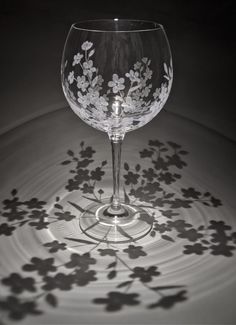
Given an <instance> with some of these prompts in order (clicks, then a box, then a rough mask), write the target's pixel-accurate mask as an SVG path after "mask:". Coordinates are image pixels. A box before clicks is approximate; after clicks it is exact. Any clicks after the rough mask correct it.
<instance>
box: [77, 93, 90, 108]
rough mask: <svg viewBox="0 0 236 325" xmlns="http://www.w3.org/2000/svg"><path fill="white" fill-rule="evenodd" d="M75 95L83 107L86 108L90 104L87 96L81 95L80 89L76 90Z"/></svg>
mask: <svg viewBox="0 0 236 325" xmlns="http://www.w3.org/2000/svg"><path fill="white" fill-rule="evenodd" d="M77 96H78V98H77V101H78V102H79V103H80V104H81V105H82V107H83V108H86V107H87V106H88V105H89V104H90V102H89V100H88V97H87V96H86V95H83V94H82V93H81V92H80V91H78V92H77Z"/></svg>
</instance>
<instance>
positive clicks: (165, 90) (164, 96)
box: [159, 83, 168, 102]
mask: <svg viewBox="0 0 236 325" xmlns="http://www.w3.org/2000/svg"><path fill="white" fill-rule="evenodd" d="M167 97H168V86H167V84H166V83H165V84H162V86H161V92H160V95H159V99H160V101H161V102H165V101H166V99H167Z"/></svg>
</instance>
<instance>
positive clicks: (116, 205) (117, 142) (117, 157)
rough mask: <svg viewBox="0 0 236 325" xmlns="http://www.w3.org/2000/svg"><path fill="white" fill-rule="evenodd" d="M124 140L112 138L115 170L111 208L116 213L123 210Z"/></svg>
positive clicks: (113, 166)
mask: <svg viewBox="0 0 236 325" xmlns="http://www.w3.org/2000/svg"><path fill="white" fill-rule="evenodd" d="M122 142H123V138H118V139H117V138H116V139H114V138H113V139H112V138H111V148H112V168H113V197H112V202H111V208H112V209H113V210H114V211H119V210H121V209H122V207H121V204H120V195H119V190H120V162H121V146H122Z"/></svg>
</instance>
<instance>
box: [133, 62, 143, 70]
mask: <svg viewBox="0 0 236 325" xmlns="http://www.w3.org/2000/svg"><path fill="white" fill-rule="evenodd" d="M141 65H142V63H141V62H139V61H138V62H136V63H135V64H134V70H139V69H140V68H141Z"/></svg>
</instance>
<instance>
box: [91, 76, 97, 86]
mask: <svg viewBox="0 0 236 325" xmlns="http://www.w3.org/2000/svg"><path fill="white" fill-rule="evenodd" d="M97 82H98V76H96V77H95V78H94V79H93V81H92V87H94V86H96V84H97Z"/></svg>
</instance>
